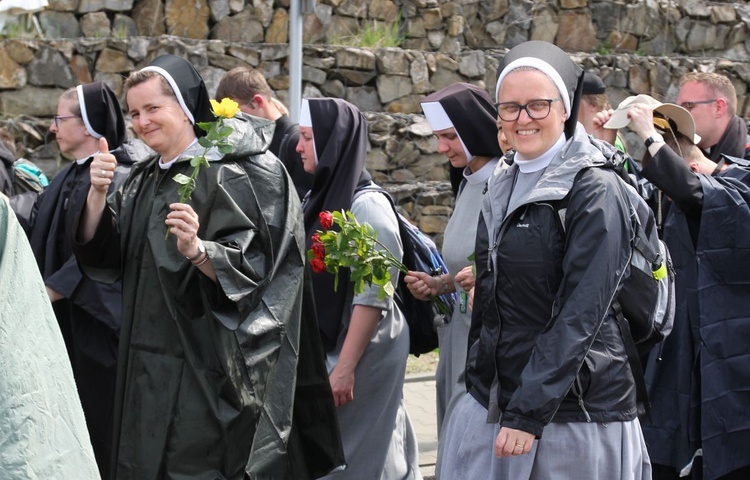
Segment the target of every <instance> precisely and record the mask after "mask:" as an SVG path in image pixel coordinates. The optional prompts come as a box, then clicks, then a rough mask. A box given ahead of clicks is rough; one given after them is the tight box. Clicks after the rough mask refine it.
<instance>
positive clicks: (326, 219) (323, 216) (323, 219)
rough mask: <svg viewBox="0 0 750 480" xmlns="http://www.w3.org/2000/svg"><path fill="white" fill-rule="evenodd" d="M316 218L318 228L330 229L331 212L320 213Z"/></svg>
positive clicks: (331, 221) (331, 223) (331, 222)
mask: <svg viewBox="0 0 750 480" xmlns="http://www.w3.org/2000/svg"><path fill="white" fill-rule="evenodd" d="M318 218H319V219H320V226H321V227H323V230H328V229H329V228H331V225H333V214H332V213H331V212H320V214H318Z"/></svg>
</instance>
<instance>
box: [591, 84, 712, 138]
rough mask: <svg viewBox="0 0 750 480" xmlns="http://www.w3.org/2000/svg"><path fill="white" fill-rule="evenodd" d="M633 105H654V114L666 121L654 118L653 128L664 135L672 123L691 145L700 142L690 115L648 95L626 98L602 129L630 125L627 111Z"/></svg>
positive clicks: (684, 110) (671, 104)
mask: <svg viewBox="0 0 750 480" xmlns="http://www.w3.org/2000/svg"><path fill="white" fill-rule="evenodd" d="M633 105H654V106H656V108H654V112H656V113H659V114H660V115H662V116H663V117H665V118H666V119H667V121H666V122H665V121H664V120H662V119H660V118H658V115H657V116H654V126H656V128H657V129H658V130H659V131H660V132H661V133H664V132H665V131H666V130H669V129H670V128H671V126H670V122H669V121H671V122H672V123H674V125H675V126H676V127H677V131H678V132H680V133H681V134H683V135H685V136H686V137H687V138H692V139H693V143H695V144H696V145H697V144H698V142H700V140H701V137H699V136H698V135H697V134H696V133H695V122H694V121H693V116H692V115H690V112H688V111H687V110H686V109H685V108H683V107H681V106H679V105H675V104H674V103H661V102H660V101H659V100H657V99H655V98H653V97H651V96H650V95H643V94H641V95H635V96H631V97H628V98H626V99H625V100H623V101H622V102H620V104H619V105H618V106H617V109H616V110H615V112H614V113H613V114H612V117H611V118H610V119H609V121H608V122H607V123H605V124H604V128H611V129H615V130H616V129H620V128H624V127H627V126H629V125H630V118H628V110H629V109H630V107H632V106H633Z"/></svg>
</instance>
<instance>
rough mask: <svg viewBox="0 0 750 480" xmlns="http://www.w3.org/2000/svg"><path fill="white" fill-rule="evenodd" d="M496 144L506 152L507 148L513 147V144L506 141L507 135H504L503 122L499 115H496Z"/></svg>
mask: <svg viewBox="0 0 750 480" xmlns="http://www.w3.org/2000/svg"><path fill="white" fill-rule="evenodd" d="M497 144H498V145H500V149H501V150H502V151H503V153H504V154H505V153H508V150H512V149H513V145H511V144H510V142H508V137H507V136H506V135H505V130H503V122H502V120H500V117H497Z"/></svg>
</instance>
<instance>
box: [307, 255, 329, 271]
mask: <svg viewBox="0 0 750 480" xmlns="http://www.w3.org/2000/svg"><path fill="white" fill-rule="evenodd" d="M310 266H312V271H313V272H315V273H323V272H325V271H326V264H325V262H324V261H323V259H321V258H313V259H312V260H310Z"/></svg>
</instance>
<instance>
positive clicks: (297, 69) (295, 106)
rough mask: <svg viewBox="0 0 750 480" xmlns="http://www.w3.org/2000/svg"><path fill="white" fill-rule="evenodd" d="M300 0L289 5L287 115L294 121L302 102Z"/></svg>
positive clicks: (297, 119)
mask: <svg viewBox="0 0 750 480" xmlns="http://www.w3.org/2000/svg"><path fill="white" fill-rule="evenodd" d="M302 1H303V0H291V2H290V5H289V115H290V117H291V119H292V121H293V122H295V123H297V122H299V109H300V105H301V104H302V20H303V17H302V9H301V8H300V4H301V3H302Z"/></svg>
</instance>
